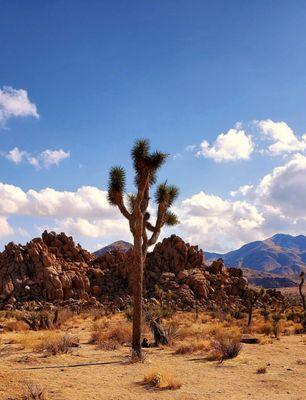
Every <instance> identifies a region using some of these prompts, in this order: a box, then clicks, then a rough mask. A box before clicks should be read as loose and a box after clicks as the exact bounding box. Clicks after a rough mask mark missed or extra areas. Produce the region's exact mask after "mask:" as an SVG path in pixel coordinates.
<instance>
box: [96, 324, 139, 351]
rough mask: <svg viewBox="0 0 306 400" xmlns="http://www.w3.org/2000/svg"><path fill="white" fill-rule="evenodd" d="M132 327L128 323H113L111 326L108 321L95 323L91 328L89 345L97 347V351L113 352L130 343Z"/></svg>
mask: <svg viewBox="0 0 306 400" xmlns="http://www.w3.org/2000/svg"><path fill="white" fill-rule="evenodd" d="M131 335H132V327H131V324H130V323H127V322H124V321H121V322H119V323H117V322H115V323H114V324H113V326H111V325H110V323H109V321H104V320H103V321H99V322H95V323H94V324H93V326H92V331H91V339H90V343H94V344H96V345H97V347H98V348H99V349H104V350H115V349H117V348H118V347H120V346H122V345H124V344H126V343H130V341H131Z"/></svg>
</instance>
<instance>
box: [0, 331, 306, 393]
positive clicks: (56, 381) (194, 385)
mask: <svg viewBox="0 0 306 400" xmlns="http://www.w3.org/2000/svg"><path fill="white" fill-rule="evenodd" d="M78 334H79V336H80V339H81V345H80V347H79V348H77V349H75V350H74V351H73V352H72V354H66V355H57V356H51V357H47V358H45V357H43V356H42V355H40V354H35V353H28V352H26V351H25V350H18V346H17V345H16V344H15V345H14V344H6V345H5V348H4V350H2V352H1V355H0V359H1V366H2V371H3V370H9V371H10V373H12V376H13V378H14V379H18V380H20V381H21V382H23V381H31V382H34V383H37V384H39V385H41V386H43V387H45V388H46V391H47V393H48V399H50V400H68V399H75V400H85V399H86V400H87V399H92V400H98V399H99V400H104V399H105V400H106V399H107V400H128V399H139V400H140V399H141V400H143V399H152V400H153V399H158V400H162V399H180V400H196V399H197V400H198V399H201V400H205V399H222V400H223V399H226V400H242V399H243V400H245V399H251V400H256V399H258V400H259V399H260V400H262V399H271V400H272V399H277V400H282V399H286V400H288V399H292V400H293V399H294V400H305V399H306V336H305V335H293V336H288V337H282V338H281V339H280V340H273V341H272V343H267V344H256V345H254V344H253V345H251V344H244V345H243V348H242V351H241V353H240V355H239V356H238V357H237V358H236V359H233V360H229V361H226V362H224V364H222V365H219V364H218V363H217V362H215V361H214V362H212V361H207V360H205V357H204V356H201V355H188V356H186V355H174V354H173V351H172V350H171V349H166V350H165V349H163V350H162V349H148V350H147V352H146V354H147V357H146V360H145V362H144V363H138V364H131V363H130V362H129V357H128V356H129V349H128V348H122V349H120V350H115V351H101V350H97V349H96V348H95V346H93V345H90V344H88V343H87V342H88V335H89V333H88V332H86V331H81V332H78ZM1 340H2V343H3V342H5V334H2V335H1ZM268 364H269V365H268ZM266 365H268V367H267V372H266V374H257V373H256V371H257V369H258V368H259V367H263V366H266ZM155 368H157V369H162V370H166V371H169V372H171V373H172V374H173V375H175V376H176V377H177V378H179V380H180V381H181V382H182V387H181V388H180V389H178V390H172V391H170V390H163V391H161V390H154V389H148V388H147V387H144V386H143V385H141V381H142V379H143V377H144V375H145V374H146V373H148V372H149V371H150V370H152V369H155ZM0 377H1V374H0ZM12 395H13V393H10V388H9V387H8V385H7V384H6V383H5V382H4V381H3V379H2V382H1V381H0V399H1V400H3V399H8V398H9V397H10V396H12Z"/></svg>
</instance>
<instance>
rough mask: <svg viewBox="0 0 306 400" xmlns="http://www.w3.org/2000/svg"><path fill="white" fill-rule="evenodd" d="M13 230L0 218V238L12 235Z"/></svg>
mask: <svg viewBox="0 0 306 400" xmlns="http://www.w3.org/2000/svg"><path fill="white" fill-rule="evenodd" d="M13 233H14V230H13V228H12V227H11V226H10V225H9V223H8V221H7V218H6V217H2V216H0V237H4V236H8V235H12V234H13Z"/></svg>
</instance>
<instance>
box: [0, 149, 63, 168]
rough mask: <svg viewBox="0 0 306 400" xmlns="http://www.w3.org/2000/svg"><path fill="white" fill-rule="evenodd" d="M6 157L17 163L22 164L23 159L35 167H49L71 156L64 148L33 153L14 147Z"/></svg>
mask: <svg viewBox="0 0 306 400" xmlns="http://www.w3.org/2000/svg"><path fill="white" fill-rule="evenodd" d="M5 157H6V158H7V159H8V160H10V161H12V162H13V163H15V164H20V163H21V162H22V161H25V162H28V163H29V164H30V165H32V166H33V167H34V168H36V169H39V168H49V167H51V166H52V165H59V164H60V163H61V162H62V161H63V160H65V159H66V158H69V157H70V152H69V151H68V152H66V151H64V150H62V149H59V150H49V149H47V150H44V151H43V152H41V153H39V154H37V155H32V154H30V153H28V152H26V151H24V150H20V149H19V148H18V147H15V148H13V149H12V150H10V151H9V152H8V153H6V154H5Z"/></svg>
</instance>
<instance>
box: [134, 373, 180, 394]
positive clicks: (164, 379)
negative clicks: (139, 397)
mask: <svg viewBox="0 0 306 400" xmlns="http://www.w3.org/2000/svg"><path fill="white" fill-rule="evenodd" d="M142 383H143V384H144V385H147V386H151V387H153V388H155V389H160V390H176V389H179V388H180V387H181V386H182V383H181V381H180V380H179V379H178V378H176V377H175V376H174V375H172V374H171V373H170V372H167V371H162V370H152V371H150V372H149V373H148V374H147V375H145V376H144V378H143V381H142Z"/></svg>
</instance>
